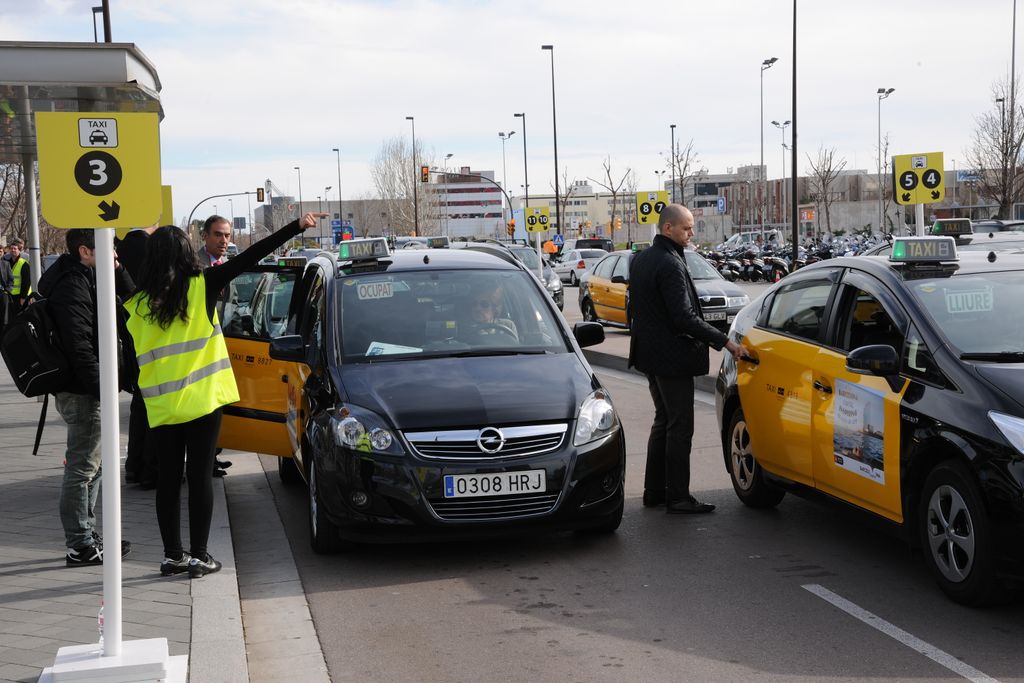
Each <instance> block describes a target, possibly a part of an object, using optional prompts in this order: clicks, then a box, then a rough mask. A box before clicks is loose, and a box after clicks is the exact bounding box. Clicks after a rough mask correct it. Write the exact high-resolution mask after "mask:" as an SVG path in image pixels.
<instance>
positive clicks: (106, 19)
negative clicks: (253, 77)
mask: <svg viewBox="0 0 1024 683" xmlns="http://www.w3.org/2000/svg"><path fill="white" fill-rule="evenodd" d="M1014 2H1016V0H1014ZM103 42H104V43H112V42H114V39H113V37H112V36H111V35H110V0H103Z"/></svg>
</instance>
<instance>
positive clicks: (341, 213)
mask: <svg viewBox="0 0 1024 683" xmlns="http://www.w3.org/2000/svg"><path fill="white" fill-rule="evenodd" d="M331 151H332V152H334V153H336V154H337V156H338V220H340V221H341V225H342V227H344V225H345V212H344V211H342V210H341V150H340V149H339V148H337V147H332V148H331Z"/></svg>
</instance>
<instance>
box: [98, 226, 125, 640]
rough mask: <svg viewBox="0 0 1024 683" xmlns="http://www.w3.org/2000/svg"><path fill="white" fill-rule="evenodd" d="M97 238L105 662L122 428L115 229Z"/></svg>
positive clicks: (112, 625) (116, 597) (116, 605)
mask: <svg viewBox="0 0 1024 683" xmlns="http://www.w3.org/2000/svg"><path fill="white" fill-rule="evenodd" d="M95 233H96V234H95V237H96V252H95V253H96V308H97V313H98V316H99V318H98V321H99V342H100V349H99V357H100V450H101V453H102V467H103V469H102V470H101V471H102V472H103V484H102V489H103V621H104V624H103V656H104V657H116V656H118V655H120V654H121V458H120V457H119V455H120V450H121V425H120V416H119V415H118V412H119V410H118V404H117V391H118V388H117V318H116V317H115V311H114V305H115V299H114V229H113V228H97V229H96V231H95Z"/></svg>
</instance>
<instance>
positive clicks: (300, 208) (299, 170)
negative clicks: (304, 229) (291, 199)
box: [295, 166, 302, 219]
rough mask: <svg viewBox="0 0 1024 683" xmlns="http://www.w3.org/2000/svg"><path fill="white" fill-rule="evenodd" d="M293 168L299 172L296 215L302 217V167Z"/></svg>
mask: <svg viewBox="0 0 1024 683" xmlns="http://www.w3.org/2000/svg"><path fill="white" fill-rule="evenodd" d="M295 170H296V171H298V172H299V215H298V216H296V218H297V219H298V218H302V169H301V168H299V167H298V166H296V167H295Z"/></svg>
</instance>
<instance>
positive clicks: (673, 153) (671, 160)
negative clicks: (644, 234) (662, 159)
mask: <svg viewBox="0 0 1024 683" xmlns="http://www.w3.org/2000/svg"><path fill="white" fill-rule="evenodd" d="M668 127H669V128H670V129H672V151H671V153H670V154H671V156H670V157H669V164H670V165H671V166H672V198H671V199H670V201H671V202H672V203H673V204H675V203H676V124H674V123H670V124H669V126H668Z"/></svg>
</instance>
